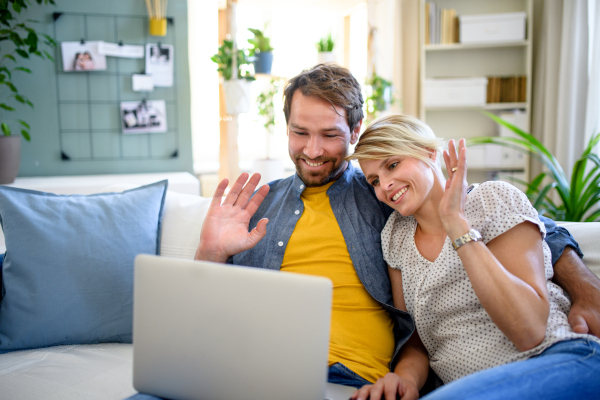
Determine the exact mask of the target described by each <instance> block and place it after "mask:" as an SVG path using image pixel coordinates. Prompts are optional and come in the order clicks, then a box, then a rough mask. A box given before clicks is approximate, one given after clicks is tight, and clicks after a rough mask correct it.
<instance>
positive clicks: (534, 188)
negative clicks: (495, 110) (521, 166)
mask: <svg viewBox="0 0 600 400" xmlns="http://www.w3.org/2000/svg"><path fill="white" fill-rule="evenodd" d="M484 114H486V115H487V116H488V117H490V118H492V119H493V120H494V121H496V122H497V123H499V124H501V125H503V126H505V127H507V128H508V129H510V130H511V131H513V132H514V133H515V134H517V135H518V136H519V137H518V138H511V137H497V136H485V137H475V138H470V139H468V140H467V144H469V145H476V144H485V143H493V144H498V145H501V146H507V147H511V148H514V149H517V150H519V151H522V152H528V153H531V154H532V155H533V156H534V157H536V158H537V159H538V160H540V161H541V163H542V164H543V165H544V166H545V167H546V169H547V170H548V172H542V173H540V174H539V175H538V176H536V177H535V178H534V179H533V180H531V182H520V183H522V184H524V185H525V186H526V187H527V192H526V193H527V196H528V197H529V199H530V200H531V202H532V204H533V206H534V207H535V208H536V209H537V210H538V212H539V213H540V214H541V215H546V216H548V217H550V218H552V219H554V220H556V221H577V222H581V221H585V222H590V221H600V209H599V208H598V206H599V205H600V158H599V157H598V156H597V155H596V154H594V153H593V150H594V147H596V145H597V144H598V143H599V142H600V133H598V134H596V135H594V136H593V137H592V138H591V139H590V141H589V143H588V145H587V147H586V148H585V150H584V151H583V154H582V155H581V157H580V158H579V159H578V160H577V161H576V162H575V165H574V166H573V173H572V174H571V182H569V180H568V179H567V177H566V175H565V173H564V171H563V168H562V167H561V165H560V164H559V163H558V160H556V158H555V157H554V156H553V155H552V153H551V152H550V151H549V150H548V149H546V148H545V147H544V145H542V143H541V142H540V141H539V140H537V139H536V138H535V137H534V136H533V135H531V134H529V133H526V132H524V131H522V130H521V129H519V128H517V127H516V126H514V125H512V124H510V123H509V122H506V121H505V120H503V119H501V118H499V117H498V116H496V115H494V114H491V113H488V112H484ZM553 192H556V193H557V194H558V198H559V199H560V201H559V202H555V201H553V199H552V194H553Z"/></svg>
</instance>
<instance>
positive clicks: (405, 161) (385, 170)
mask: <svg viewBox="0 0 600 400" xmlns="http://www.w3.org/2000/svg"><path fill="white" fill-rule="evenodd" d="M432 157H433V160H435V153H432ZM360 166H361V168H362V170H363V172H364V174H365V176H366V177H367V181H368V182H369V184H371V185H372V186H373V188H375V193H376V194H377V198H378V199H379V201H381V202H383V203H385V204H387V205H389V206H390V207H392V208H393V209H395V210H397V211H398V212H399V213H400V214H402V215H404V216H408V215H412V214H414V213H415V212H417V211H418V210H419V209H420V208H421V206H422V205H423V204H424V203H425V201H426V200H427V199H428V197H429V193H430V191H431V188H432V187H433V184H434V182H435V175H434V171H433V170H432V169H431V167H430V166H429V164H427V163H425V162H423V161H421V160H419V159H416V158H412V157H401V156H393V157H390V158H386V159H380V160H363V161H360Z"/></svg>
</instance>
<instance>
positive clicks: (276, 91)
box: [254, 78, 283, 184]
mask: <svg viewBox="0 0 600 400" xmlns="http://www.w3.org/2000/svg"><path fill="white" fill-rule="evenodd" d="M282 84H283V79H281V78H272V79H271V81H270V82H269V84H268V86H267V87H266V88H265V90H264V91H262V92H261V93H260V94H259V95H258V97H257V98H256V106H257V108H258V115H259V116H261V117H263V120H264V123H263V126H264V127H265V130H266V131H267V137H266V153H265V155H266V158H265V159H259V160H256V161H254V172H258V173H260V175H261V177H262V178H261V184H263V183H268V182H271V181H273V180H275V179H280V178H282V177H283V163H282V162H281V160H276V159H273V158H271V141H272V140H273V135H274V130H275V97H276V96H277V95H281V88H282V86H283V85H282Z"/></svg>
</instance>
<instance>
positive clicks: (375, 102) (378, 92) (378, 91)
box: [365, 72, 394, 122]
mask: <svg viewBox="0 0 600 400" xmlns="http://www.w3.org/2000/svg"><path fill="white" fill-rule="evenodd" d="M366 83H367V93H368V96H367V98H366V101H365V103H366V105H367V122H370V121H373V120H374V119H375V118H376V117H377V116H378V114H379V113H380V112H381V111H386V110H388V109H389V108H390V106H391V105H392V104H394V97H393V96H392V82H390V81H388V80H386V79H383V78H382V77H380V76H379V75H377V74H376V73H375V72H373V75H372V76H371V78H369V79H367V82H366Z"/></svg>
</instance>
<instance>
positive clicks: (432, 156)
mask: <svg viewBox="0 0 600 400" xmlns="http://www.w3.org/2000/svg"><path fill="white" fill-rule="evenodd" d="M429 158H430V159H431V160H433V161H436V160H437V150H433V149H429Z"/></svg>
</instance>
